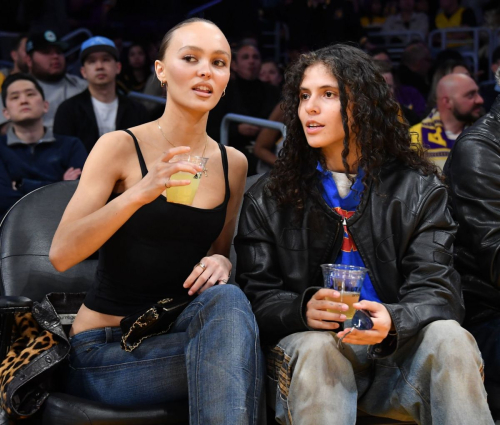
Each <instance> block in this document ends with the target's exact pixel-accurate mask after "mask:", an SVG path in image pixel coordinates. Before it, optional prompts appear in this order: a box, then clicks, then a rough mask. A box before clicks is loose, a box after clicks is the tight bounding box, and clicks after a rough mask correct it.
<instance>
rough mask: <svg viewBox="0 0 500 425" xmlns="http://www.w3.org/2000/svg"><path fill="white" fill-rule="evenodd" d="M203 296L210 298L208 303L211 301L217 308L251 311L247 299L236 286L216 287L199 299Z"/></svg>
mask: <svg viewBox="0 0 500 425" xmlns="http://www.w3.org/2000/svg"><path fill="white" fill-rule="evenodd" d="M204 294H206V295H207V296H208V297H210V298H211V300H210V301H213V302H214V303H215V304H217V305H218V306H221V305H224V306H225V307H226V308H233V307H236V308H239V309H242V310H248V311H251V310H252V308H251V306H250V302H249V301H248V298H247V297H246V295H245V294H244V293H243V291H242V290H241V289H240V288H239V287H237V286H236V285H230V284H227V285H217V286H214V287H212V288H210V289H209V290H207V291H205V292H204V293H203V294H201V295H200V297H201V296H203V295H204Z"/></svg>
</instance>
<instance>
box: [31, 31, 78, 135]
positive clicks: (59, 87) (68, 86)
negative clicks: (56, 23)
mask: <svg viewBox="0 0 500 425" xmlns="http://www.w3.org/2000/svg"><path fill="white" fill-rule="evenodd" d="M66 47H67V45H66V44H65V43H63V42H61V41H59V39H58V37H57V35H56V33H55V32H54V31H51V30H46V31H43V32H41V33H34V34H31V35H30V36H29V38H28V41H27V43H26V53H28V57H27V61H28V66H29V69H30V73H31V74H33V76H34V77H35V78H36V79H37V81H38V83H39V84H40V86H41V87H42V89H43V91H44V93H45V98H46V99H47V101H48V102H49V110H48V111H47V113H46V114H45V115H44V119H43V124H44V126H46V127H49V128H52V126H53V123H54V116H55V114H56V111H57V108H58V107H59V105H60V104H61V103H62V102H63V101H65V100H66V99H68V98H70V97H71V96H74V95H75V94H77V93H80V92H82V91H83V90H85V89H86V88H87V82H86V81H85V80H83V79H82V78H79V77H77V76H75V75H71V74H68V73H67V72H66V58H65V57H64V53H63V52H64V50H65V49H66Z"/></svg>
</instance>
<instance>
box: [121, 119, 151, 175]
mask: <svg viewBox="0 0 500 425" xmlns="http://www.w3.org/2000/svg"><path fill="white" fill-rule="evenodd" d="M123 131H124V132H125V133H128V134H130V136H132V139H134V144H135V150H136V151H137V157H138V158H139V165H140V166H141V173H142V177H144V176H145V175H146V174H148V168H147V167H146V162H145V161H144V157H143V156H142V152H141V148H140V147H139V142H138V141H137V138H136V137H135V135H134V133H132V132H131V131H130V130H128V129H126V130H123Z"/></svg>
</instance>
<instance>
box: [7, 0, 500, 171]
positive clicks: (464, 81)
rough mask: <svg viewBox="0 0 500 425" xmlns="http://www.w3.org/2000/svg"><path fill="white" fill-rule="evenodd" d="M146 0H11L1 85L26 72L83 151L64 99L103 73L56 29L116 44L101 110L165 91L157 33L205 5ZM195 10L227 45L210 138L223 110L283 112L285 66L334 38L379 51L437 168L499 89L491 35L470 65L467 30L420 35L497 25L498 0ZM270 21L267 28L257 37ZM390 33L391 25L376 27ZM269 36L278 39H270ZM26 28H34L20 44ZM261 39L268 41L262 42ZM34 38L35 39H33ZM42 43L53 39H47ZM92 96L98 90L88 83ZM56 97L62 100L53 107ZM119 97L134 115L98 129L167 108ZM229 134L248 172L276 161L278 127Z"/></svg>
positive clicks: (262, 3) (499, 59)
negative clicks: (223, 86)
mask: <svg viewBox="0 0 500 425" xmlns="http://www.w3.org/2000/svg"><path fill="white" fill-rule="evenodd" d="M35 3H36V5H35ZM179 3H182V5H180V4H179ZM148 4H149V3H148V1H145V2H144V4H141V8H140V9H138V8H137V7H136V6H134V7H132V6H130V5H129V3H126V2H120V1H118V0H114V1H112V0H106V1H103V0H95V1H90V0H88V1H83V0H51V1H49V0H46V1H38V2H32V1H28V0H25V1H20V2H11V3H10V4H9V5H8V6H7V9H5V10H4V12H5V13H2V18H0V19H1V20H3V21H4V22H2V27H3V28H4V29H6V30H8V31H11V32H12V33H15V34H18V36H17V37H16V38H12V37H11V38H8V40H7V39H2V40H0V41H2V43H1V46H2V51H1V52H2V59H3V62H2V64H3V68H1V69H0V83H1V82H2V81H3V80H4V79H5V78H6V77H7V76H8V75H10V74H14V73H16V72H28V73H30V74H32V75H33V76H34V77H35V78H36V79H37V81H38V83H39V84H40V86H41V87H42V88H43V90H44V92H45V97H46V100H47V101H48V103H49V107H48V111H47V112H46V113H45V114H44V117H43V123H44V125H45V127H46V128H50V129H52V127H53V126H54V120H55V121H56V123H55V126H56V128H55V132H56V133H57V132H64V134H65V135H68V136H73V137H77V138H80V139H81V140H82V141H83V143H84V145H85V147H86V150H87V152H90V150H91V148H92V146H93V144H94V143H95V141H96V140H97V138H98V137H99V136H100V135H102V134H103V132H105V131H104V130H103V131H98V130H97V124H95V123H94V124H93V127H95V128H94V130H93V131H90V130H89V129H88V126H86V125H83V124H82V123H81V122H80V124H81V125H80V129H78V128H77V127H78V125H77V121H78V118H77V116H78V113H77V111H76V109H75V108H76V105H77V104H78V102H76V101H75V100H73V101H69V103H68V99H70V98H72V97H73V96H75V97H76V96H77V95H79V94H80V93H88V90H89V89H88V86H89V84H90V86H91V88H90V91H91V92H93V89H92V86H93V85H94V86H96V87H97V86H99V85H100V84H101V83H102V81H97V82H96V83H95V84H94V83H92V82H91V81H90V80H89V76H88V75H82V73H84V72H85V71H84V67H82V63H81V57H79V54H78V52H76V53H73V54H65V53H66V52H67V49H68V48H69V47H70V45H69V44H68V43H63V42H60V38H61V37H62V36H64V34H65V33H68V32H70V31H73V30H77V29H79V28H86V29H89V30H90V31H91V32H92V33H93V34H94V35H98V36H104V37H105V38H106V39H109V40H110V42H111V43H112V44H113V49H114V51H115V52H116V54H114V56H116V57H113V59H116V62H117V64H119V70H117V71H116V72H114V71H113V78H112V80H113V82H112V84H111V86H109V84H108V83H106V84H108V85H107V86H106V87H108V89H107V90H108V91H109V90H111V92H112V93H111V94H110V95H108V96H104V97H101V99H100V101H101V104H100V107H101V109H100V110H101V112H102V111H104V110H105V109H106V106H105V105H106V104H107V102H111V101H113V102H117V99H118V98H119V99H120V102H121V103H123V102H124V101H125V99H126V98H127V94H129V93H130V92H138V93H143V94H148V95H152V96H156V97H157V98H158V99H159V98H164V97H165V95H166V88H165V87H161V86H160V82H159V81H158V80H157V78H156V75H155V73H154V68H153V65H154V61H155V59H156V56H157V52H158V46H159V44H160V42H161V35H162V34H163V33H164V32H165V30H167V29H168V28H169V27H171V26H173V25H174V24H175V23H176V22H178V21H180V20H182V19H184V18H185V17H186V15H189V13H190V11H191V10H193V9H195V8H196V7H199V6H200V5H202V4H203V3H202V2H200V1H194V0H193V1H190V2H189V1H188V2H173V1H165V2H161V4H158V2H155V3H154V4H153V3H152V2H151V4H150V5H149V6H148ZM203 13H204V17H205V18H208V19H211V20H213V21H214V22H215V23H216V24H217V25H219V26H220V27H221V29H222V30H223V31H224V32H225V34H226V35H227V37H228V39H229V41H230V43H231V45H232V49H233V60H232V63H231V71H232V72H231V81H230V83H229V85H228V87H227V92H226V95H225V97H223V98H222V99H221V102H219V104H218V105H217V107H216V108H215V109H214V110H213V111H212V112H211V113H210V116H209V122H208V127H207V129H208V130H207V131H208V132H209V134H210V136H211V137H213V138H214V139H216V140H220V125H221V121H222V118H223V117H224V116H225V115H226V114H227V113H230V112H232V113H238V114H242V115H246V116H251V117H257V118H264V119H269V120H272V121H277V122H282V121H283V116H282V111H281V108H280V107H279V102H280V91H281V88H282V85H283V83H284V71H285V69H286V67H287V66H288V65H289V64H290V63H291V62H293V61H294V60H296V59H297V57H298V56H299V55H300V54H301V53H303V52H307V51H310V50H312V49H316V48H320V47H323V46H326V45H329V44H332V43H336V42H348V43H352V44H355V45H357V46H360V47H361V48H362V49H363V50H365V51H367V52H368V53H369V54H370V55H371V56H372V57H373V58H374V60H376V62H377V66H378V68H379V70H380V72H381V73H382V74H383V75H384V78H385V79H386V82H387V83H388V84H389V86H390V87H391V89H392V91H393V93H394V96H395V98H396V99H397V101H398V102H399V104H400V107H401V115H402V117H404V118H405V119H406V120H407V121H408V122H409V124H410V126H411V127H412V132H413V133H415V135H416V136H415V142H417V143H421V144H423V145H424V147H426V148H427V149H430V151H431V153H432V149H437V151H439V155H438V156H440V157H439V158H434V159H436V163H437V164H438V165H439V166H442V165H443V164H442V163H443V160H446V157H447V154H448V152H449V149H450V148H451V147H452V145H453V141H454V140H455V139H456V137H458V135H459V134H460V132H461V131H462V130H463V129H464V128H466V127H467V126H468V125H470V124H471V123H472V122H474V121H475V120H476V119H477V118H478V117H479V116H481V115H482V114H483V113H484V112H486V111H488V109H489V108H490V107H491V105H492V103H493V101H494V99H495V97H496V94H497V93H498V92H499V90H500V88H499V87H498V85H496V83H495V82H494V81H493V78H492V75H493V73H494V72H495V71H496V69H497V68H498V66H500V47H498V48H497V49H496V50H495V51H494V52H493V55H492V56H491V57H490V55H489V54H488V52H489V45H488V40H486V39H485V38H484V37H483V38H481V39H480V47H481V48H480V50H479V51H477V52H475V53H477V63H475V62H474V61H473V60H471V56H470V54H467V53H466V52H467V51H468V50H470V47H471V43H472V41H471V34H470V33H468V32H464V33H461V32H455V33H453V34H451V35H449V39H448V43H447V45H446V48H445V49H442V48H440V45H439V42H440V40H439V38H436V43H435V44H436V45H435V46H434V44H433V43H428V37H429V33H430V32H431V31H433V30H434V29H446V28H464V29H465V30H466V29H467V28H474V27H482V28H491V29H495V28H498V25H499V23H500V7H499V6H498V5H497V3H496V2H495V1H486V0H481V1H470V0H462V1H461V2H460V1H459V0H440V1H439V2H430V1H428V0H385V1H384V0H259V1H258V0H242V1H239V2H231V1H225V0H223V1H222V2H220V3H219V4H216V5H215V6H213V7H211V8H208V9H207V10H205V11H204V12H203ZM6 17H8V19H6ZM47 31H49V32H50V33H51V34H53V37H55V39H56V42H54V43H52V44H50V40H49V41H47V40H44V39H43V37H44V34H46V33H47ZM269 31H271V36H269V35H266V34H268V32H269ZM272 31H277V33H276V32H275V33H272ZM405 31H412V32H413V33H412V34H413V36H411V37H409V38H407V39H406V38H405V39H403V38H404V37H403V36H402V35H401V34H404V33H405ZM391 32H397V34H396V35H393V36H384V35H383V34H387V33H389V34H390V33H391ZM380 34H382V36H381V35H380ZM398 34H399V35H398ZM275 36H277V37H278V39H279V43H278V45H279V48H278V49H277V46H276V43H275V42H276V40H275V39H273V37H275ZM30 37H31V38H33V37H35V38H34V39H33V40H32V41H31V44H30V45H29V46H28V47H27V45H26V43H27V40H29V39H30ZM37 37H38V38H37ZM40 37H41V38H40ZM398 37H399V38H398ZM401 37H403V38H401ZM5 40H7V41H8V42H7V41H5ZM273 40H274V41H273ZM405 40H406V41H405ZM270 41H271V42H274V43H275V44H274V45H272V46H271V47H270V45H269V43H270ZM40 42H41V44H42V46H41V47H40V48H38V47H37V43H40ZM9 43H10V44H9ZM33 43H34V45H33ZM44 43H45V44H47V43H48V44H50V46H51V48H50V49H47V48H46V46H45V44H44ZM73 43H74V41H73ZM398 43H399V44H398ZM393 46H398V48H397V49H394V48H392V47H393ZM353 72H355V70H353ZM455 73H458V74H463V75H465V76H467V78H461V77H458V78H454V77H453V78H452V79H453V81H454V82H453V84H452V88H451V89H450V84H448V85H446V87H447V89H446V90H445V89H444V88H443V87H441V88H440V89H439V90H438V86H439V82H440V80H441V79H442V78H443V77H445V76H447V75H448V74H455ZM90 78H91V77H90ZM448 80H451V79H450V78H448ZM448 82H449V81H448ZM96 84H97V85H96ZM468 86H471V87H473V92H474V94H473V97H474V98H473V99H472V101H470V99H469V98H464V97H463V96H462V97H460V96H459V95H458V93H460V92H461V90H462V89H464V88H465V87H468ZM100 87H102V84H101V85H100ZM462 91H463V90H462ZM115 93H116V94H115ZM467 96H469V94H467ZM80 97H81V96H80ZM87 98H88V99H90V97H89V96H87ZM92 99H96V96H95V95H94V93H92ZM63 102H66V103H65V104H64V105H65V106H64V107H63V108H59V106H60V105H61V104H62V103H63ZM93 102H94V106H95V107H97V106H96V105H97V104H96V102H95V100H93ZM121 103H120V104H121ZM140 103H142V105H140ZM127 104H129V105H137V106H133V107H132V109H133V110H134V112H130V111H129V113H128V115H127V116H128V117H131V116H134V117H135V119H133V120H132V121H128V122H127V119H125V118H124V116H123V114H121V115H120V116H121V119H118V118H117V119H116V120H115V121H116V122H115V123H112V124H111V125H108V126H107V127H106V129H107V131H111V130H115V129H121V128H126V127H130V126H132V125H137V124H139V123H141V122H146V121H150V120H155V119H157V118H158V117H159V116H160V115H161V114H162V112H163V108H164V105H163V103H162V102H161V101H160V102H155V101H148V100H132V99H128V101H127ZM88 105H90V101H89V103H88ZM88 105H87V106H88ZM116 107H117V106H116ZM129 107H131V106H129ZM58 108H59V109H61V110H60V111H59V112H58ZM68 108H69V109H68ZM89 108H90V106H88V108H87V109H88V114H89V116H90V115H91V112H89V111H90V109H89ZM115 109H116V108H115ZM136 110H137V111H140V112H135V111H136ZM122 112H123V111H122ZM58 115H59V117H58ZM96 115H97V116H99V114H96ZM68 116H72V117H73V118H72V119H68ZM443 117H444V118H443ZM91 118H92V117H91ZM92 120H93V121H96V118H92V119H91V120H90V121H92ZM118 121H119V122H118ZM72 122H74V124H71V123H72ZM70 124H71V125H70ZM0 125H1V128H0V132H1V134H4V135H5V134H7V132H8V130H9V127H10V126H11V123H9V120H8V119H7V118H6V117H5V116H2V117H0ZM102 128H104V127H102ZM422 128H423V130H422ZM101 130H102V129H101ZM428 134H431V139H432V140H434V139H435V138H436V137H437V139H438V140H437V142H436V143H437V144H436V143H434V144H432V143H431V142H429V136H428ZM436 134H437V136H436V137H434V136H435V135H436ZM434 142H435V140H434ZM228 143H229V144H230V145H232V146H234V147H236V148H237V149H239V150H240V151H242V152H243V153H244V154H245V155H246V156H247V159H248V161H249V170H248V174H249V175H252V174H256V173H260V172H264V171H267V170H269V169H270V168H271V167H272V166H273V163H274V161H275V160H276V158H277V154H278V152H279V149H280V147H281V145H282V143H283V138H282V135H281V133H280V132H279V131H277V130H271V129H266V128H262V127H257V126H253V125H250V124H244V123H232V124H231V126H230V129H229V141H228ZM442 149H444V153H443V151H442ZM437 151H436V152H437Z"/></svg>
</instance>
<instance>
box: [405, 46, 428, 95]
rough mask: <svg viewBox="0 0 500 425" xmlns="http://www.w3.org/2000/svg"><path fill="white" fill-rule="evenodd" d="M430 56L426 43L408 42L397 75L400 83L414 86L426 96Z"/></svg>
mask: <svg viewBox="0 0 500 425" xmlns="http://www.w3.org/2000/svg"><path fill="white" fill-rule="evenodd" d="M431 65H432V57H431V53H430V52H429V49H428V48H427V45H426V44H424V43H422V42H413V43H410V44H409V45H408V46H407V47H406V48H405V49H404V51H403V55H402V56H401V64H400V66H399V69H398V77H399V81H400V82H401V84H404V85H405V86H411V87H415V88H416V89H417V90H418V91H419V92H420V94H421V95H422V96H423V97H424V99H426V98H427V96H428V94H429V75H428V74H429V69H430V68H431Z"/></svg>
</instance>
